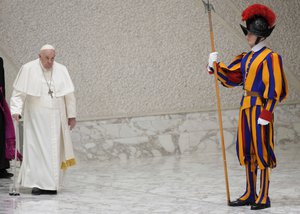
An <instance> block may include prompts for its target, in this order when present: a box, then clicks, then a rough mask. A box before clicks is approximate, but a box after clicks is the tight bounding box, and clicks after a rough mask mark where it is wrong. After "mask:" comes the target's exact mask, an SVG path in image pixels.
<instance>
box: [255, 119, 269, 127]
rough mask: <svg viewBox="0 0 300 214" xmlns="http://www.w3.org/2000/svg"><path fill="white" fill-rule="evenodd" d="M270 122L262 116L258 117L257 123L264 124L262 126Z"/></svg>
mask: <svg viewBox="0 0 300 214" xmlns="http://www.w3.org/2000/svg"><path fill="white" fill-rule="evenodd" d="M269 123H270V122H269V121H267V120H264V119H262V118H260V117H259V118H258V120H257V124H260V125H262V126H265V125H268V124H269Z"/></svg>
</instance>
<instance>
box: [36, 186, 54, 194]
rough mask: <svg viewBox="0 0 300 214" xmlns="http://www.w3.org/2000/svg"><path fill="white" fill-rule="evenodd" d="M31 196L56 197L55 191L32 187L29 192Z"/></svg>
mask: <svg viewBox="0 0 300 214" xmlns="http://www.w3.org/2000/svg"><path fill="white" fill-rule="evenodd" d="M31 194H32V195H56V194H57V191H56V190H44V189H40V188H37V187H33V188H32V191H31Z"/></svg>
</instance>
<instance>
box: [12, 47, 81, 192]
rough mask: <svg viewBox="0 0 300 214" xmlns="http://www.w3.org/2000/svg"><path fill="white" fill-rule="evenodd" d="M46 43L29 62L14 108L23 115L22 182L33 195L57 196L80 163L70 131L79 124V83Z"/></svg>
mask: <svg viewBox="0 0 300 214" xmlns="http://www.w3.org/2000/svg"><path fill="white" fill-rule="evenodd" d="M54 59H55V49H54V47H53V46H52V45H48V44H47V45H44V46H43V47H42V48H41V49H40V53H39V58H38V59H36V60H33V61H31V62H28V63H26V64H25V65H23V66H22V67H21V69H20V71H19V73H18V76H17V78H16V80H15V82H14V85H13V89H14V90H13V94H12V97H11V100H10V109H11V114H12V116H13V118H14V119H15V120H16V121H19V119H20V118H21V117H22V118H23V121H24V130H23V162H22V165H21V169H20V174H19V179H18V181H19V183H20V185H21V186H23V187H28V188H32V194H34V195H40V194H57V191H58V190H60V188H61V184H62V177H63V173H64V170H65V169H66V168H67V167H69V166H72V165H74V164H75V158H74V154H73V147H72V142H71V137H70V129H73V128H74V127H75V124H76V100H75V96H74V86H73V83H72V80H71V78H70V76H69V73H68V70H67V68H66V67H65V66H64V65H62V64H59V63H57V62H56V61H55V60H54Z"/></svg>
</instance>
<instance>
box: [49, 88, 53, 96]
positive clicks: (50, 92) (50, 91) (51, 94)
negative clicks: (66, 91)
mask: <svg viewBox="0 0 300 214" xmlns="http://www.w3.org/2000/svg"><path fill="white" fill-rule="evenodd" d="M48 94H49V95H50V96H51V98H53V91H52V90H51V89H50V88H49V91H48Z"/></svg>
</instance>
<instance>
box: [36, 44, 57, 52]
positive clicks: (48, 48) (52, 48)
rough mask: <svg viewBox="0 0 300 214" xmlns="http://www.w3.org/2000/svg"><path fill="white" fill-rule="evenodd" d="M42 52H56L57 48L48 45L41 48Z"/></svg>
mask: <svg viewBox="0 0 300 214" xmlns="http://www.w3.org/2000/svg"><path fill="white" fill-rule="evenodd" d="M42 50H55V48H54V47H53V46H52V45H49V44H46V45H44V46H43V47H41V49H40V51H42Z"/></svg>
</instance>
